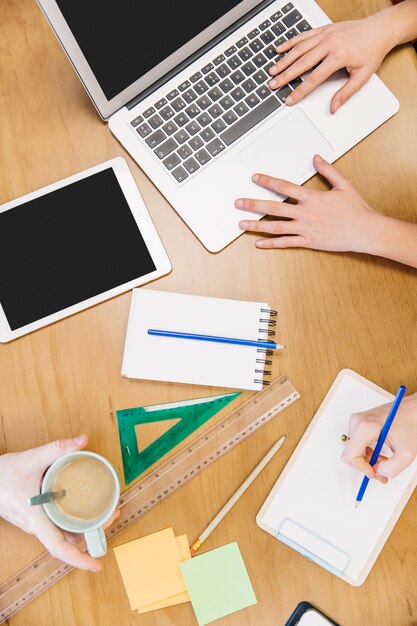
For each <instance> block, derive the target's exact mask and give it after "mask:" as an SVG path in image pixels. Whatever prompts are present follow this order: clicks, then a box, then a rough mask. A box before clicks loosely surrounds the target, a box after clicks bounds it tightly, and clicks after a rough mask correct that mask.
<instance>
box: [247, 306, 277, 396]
mask: <svg viewBox="0 0 417 626" xmlns="http://www.w3.org/2000/svg"><path fill="white" fill-rule="evenodd" d="M260 312H261V316H260V319H259V323H260V324H265V325H266V328H259V329H258V332H259V340H260V341H265V340H266V341H268V339H269V338H270V337H274V336H275V332H276V331H275V328H276V325H277V322H276V320H275V319H273V318H275V317H277V315H278V311H274V310H273V309H261V311H260ZM263 314H266V315H267V316H268V317H266V315H263ZM271 341H272V339H271ZM256 351H257V352H258V353H259V358H257V359H256V363H257V364H259V365H260V366H261V367H260V368H259V369H258V368H255V371H254V373H255V378H254V381H253V382H254V383H256V384H259V385H269V384H270V382H269V380H266V379H265V377H267V376H271V375H272V370H269V369H266V367H267V366H271V365H272V360H271V359H267V358H266V357H268V356H272V355H273V354H274V353H273V350H268V348H257V349H256ZM257 374H260V375H261V376H260V377H258V376H257Z"/></svg>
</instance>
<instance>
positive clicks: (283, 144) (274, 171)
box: [239, 109, 333, 183]
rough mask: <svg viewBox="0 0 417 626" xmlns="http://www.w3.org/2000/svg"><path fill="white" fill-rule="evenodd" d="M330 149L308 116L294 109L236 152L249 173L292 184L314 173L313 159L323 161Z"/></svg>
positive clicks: (330, 151)
mask: <svg viewBox="0 0 417 626" xmlns="http://www.w3.org/2000/svg"><path fill="white" fill-rule="evenodd" d="M332 152H333V146H331V145H330V144H329V143H328V142H327V141H326V139H325V138H324V137H323V135H322V134H321V133H320V132H319V131H318V130H317V128H316V127H315V126H314V125H313V124H312V122H310V120H309V119H308V117H307V116H306V115H305V114H304V113H303V112H302V111H301V110H300V109H296V110H295V111H293V112H292V113H290V114H289V115H287V116H286V117H285V118H284V119H283V120H281V121H280V122H278V123H277V124H275V126H272V127H271V128H269V129H268V130H267V131H266V132H265V133H264V134H263V135H261V136H260V137H258V138H257V139H255V140H254V141H253V142H252V143H251V144H249V145H248V146H246V148H245V149H244V150H242V151H241V152H240V153H239V157H240V158H241V159H242V161H243V163H244V164H245V165H246V166H247V167H248V168H249V171H250V172H251V174H254V173H255V172H259V173H261V174H269V175H271V176H276V177H278V178H285V179H286V180H290V181H292V182H294V183H298V182H304V181H305V180H307V178H309V176H310V175H312V173H313V172H314V167H313V156H314V155H315V154H320V155H321V156H322V157H323V158H327V157H328V156H329V155H330V154H331V153H332Z"/></svg>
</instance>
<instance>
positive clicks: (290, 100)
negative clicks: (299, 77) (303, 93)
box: [285, 94, 294, 104]
mask: <svg viewBox="0 0 417 626" xmlns="http://www.w3.org/2000/svg"><path fill="white" fill-rule="evenodd" d="M293 100H294V98H293V97H292V95H291V94H290V95H289V96H287V97H286V98H285V104H292V103H293Z"/></svg>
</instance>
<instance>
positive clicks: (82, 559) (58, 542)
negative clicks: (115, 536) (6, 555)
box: [0, 435, 119, 572]
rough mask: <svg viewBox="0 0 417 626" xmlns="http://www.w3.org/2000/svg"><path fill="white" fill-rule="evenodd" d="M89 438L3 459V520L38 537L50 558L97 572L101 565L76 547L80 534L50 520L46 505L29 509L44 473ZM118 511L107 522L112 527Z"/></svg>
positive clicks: (0, 504) (0, 510)
mask: <svg viewBox="0 0 417 626" xmlns="http://www.w3.org/2000/svg"><path fill="white" fill-rule="evenodd" d="M87 442H88V438H87V436H86V435H80V436H79V437H76V438H75V439H61V440H58V441H54V442H52V443H48V444H46V445H44V446H40V447H39V448H33V449H32V450H26V451H24V452H14V453H9V454H3V455H1V456H0V517H3V518H4V519H5V520H6V521H8V522H10V523H11V524H14V525H15V526H18V527H19V528H21V529H22V530H24V531H25V532H27V533H30V534H33V535H35V536H36V537H37V538H38V539H39V541H41V543H43V545H44V546H45V548H46V549H47V550H49V552H50V553H51V555H52V556H53V557H55V558H57V559H60V560H61V561H64V562H66V563H69V564H70V565H73V566H74V567H79V568H80V569H85V570H91V571H93V572H98V571H100V569H101V563H100V561H99V560H98V559H94V558H92V557H91V556H90V555H89V554H88V553H86V552H82V551H81V550H80V549H79V548H77V546H76V545H75V544H77V543H78V542H79V541H80V540H81V538H82V537H81V536H80V534H78V533H73V532H68V531H65V530H60V529H59V528H57V526H56V525H55V524H53V523H52V521H51V520H50V519H49V518H48V516H47V515H46V513H45V510H44V507H43V506H33V507H31V506H29V504H28V499H29V498H30V497H32V496H34V495H36V494H37V493H39V489H40V485H41V482H42V477H43V474H44V472H45V470H46V469H47V468H48V467H49V466H50V465H52V463H54V461H56V460H57V459H59V458H60V457H62V456H63V455H64V454H67V453H68V452H77V451H79V450H82V449H83V448H85V447H86V445H87ZM118 514H119V512H118V510H115V511H114V512H113V514H112V515H111V516H110V517H109V519H108V520H107V523H106V526H108V525H110V524H111V523H112V522H113V520H114V519H115V518H116V517H117V516H118Z"/></svg>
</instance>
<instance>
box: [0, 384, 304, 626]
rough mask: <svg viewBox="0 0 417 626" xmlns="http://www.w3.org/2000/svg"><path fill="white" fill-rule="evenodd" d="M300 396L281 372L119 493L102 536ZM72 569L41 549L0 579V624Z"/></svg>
mask: <svg viewBox="0 0 417 626" xmlns="http://www.w3.org/2000/svg"><path fill="white" fill-rule="evenodd" d="M299 397H300V395H299V393H298V392H297V390H296V389H295V388H294V386H293V385H292V383H291V381H290V380H289V379H288V378H287V377H286V376H285V375H282V376H280V377H279V378H277V379H275V380H274V381H273V382H272V383H271V384H270V385H268V386H266V387H265V388H264V389H262V391H260V392H259V393H257V394H255V395H254V396H252V397H251V398H250V399H249V400H247V402H245V403H244V404H242V405H240V406H239V407H238V408H237V409H235V410H234V411H230V412H229V413H228V414H227V415H225V417H223V418H222V419H220V421H218V422H217V423H216V424H214V426H212V427H211V428H209V429H208V430H206V431H205V432H204V433H203V434H202V435H200V436H198V437H196V438H195V439H194V440H192V441H191V442H189V443H188V445H185V446H184V447H183V448H181V449H180V450H179V452H177V453H176V454H174V455H173V456H172V457H170V458H169V459H168V460H167V461H164V462H163V463H161V464H160V465H159V466H157V467H156V469H154V470H153V471H151V472H150V473H149V474H147V475H146V476H145V477H144V478H142V479H141V480H139V481H138V482H136V483H135V484H134V485H133V486H132V487H130V488H129V489H128V490H127V491H125V492H124V493H123V494H122V496H121V498H120V517H118V518H117V520H116V521H115V522H114V524H113V525H112V526H111V527H110V528H108V529H107V530H106V537H107V540H108V541H109V540H111V539H112V538H113V537H116V535H118V534H119V533H120V532H122V531H123V529H124V528H127V527H128V526H130V525H131V524H133V523H134V522H136V521H137V520H139V519H140V518H141V517H143V516H144V515H145V514H146V513H149V511H152V509H154V508H155V507H156V506H157V505H158V504H159V503H160V502H163V501H164V500H165V499H166V498H167V497H168V496H170V495H172V494H173V493H176V492H177V491H178V490H179V489H180V488H181V487H183V486H184V485H186V484H187V483H189V482H190V481H191V480H192V479H193V478H195V477H196V476H198V475H199V474H200V473H201V472H203V471H204V470H206V469H207V468H209V467H211V466H212V465H213V464H214V463H215V462H216V461H217V460H218V459H220V458H222V457H223V456H224V455H225V454H227V452H229V450H233V449H234V448H235V447H236V446H237V445H239V443H241V442H242V441H244V440H245V439H247V438H248V437H250V436H251V435H252V434H253V433H255V432H256V431H257V430H259V428H261V427H262V426H264V425H265V424H267V423H268V422H269V421H271V419H273V418H274V417H275V416H276V415H277V414H279V413H281V412H282V411H284V410H285V409H286V408H287V407H288V406H290V405H291V404H293V403H294V402H295V401H296V400H298V398H299ZM72 569H73V567H72V566H71V565H67V564H65V563H63V562H62V561H59V560H57V559H54V558H53V557H52V556H51V555H50V554H49V552H44V553H43V554H41V556H39V557H38V558H36V559H35V560H33V561H32V562H31V563H29V564H28V565H26V566H25V567H23V568H22V569H21V570H20V571H19V572H17V573H16V574H14V575H13V576H12V577H11V578H9V579H8V580H6V581H5V582H3V583H1V584H0V624H1V623H3V622H4V621H5V620H7V619H8V618H10V617H11V616H12V615H13V614H14V613H16V612H17V611H19V610H20V609H22V608H23V607H24V606H26V605H27V604H28V603H29V602H30V601H31V600H33V599H34V598H36V597H37V596H38V595H39V594H41V593H42V592H43V591H45V590H46V589H48V588H49V587H50V586H51V585H53V584H54V583H55V582H57V581H58V580H60V579H61V578H63V576H65V575H66V574H68V572H70V571H71V570H72Z"/></svg>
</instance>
